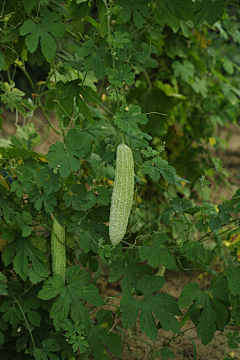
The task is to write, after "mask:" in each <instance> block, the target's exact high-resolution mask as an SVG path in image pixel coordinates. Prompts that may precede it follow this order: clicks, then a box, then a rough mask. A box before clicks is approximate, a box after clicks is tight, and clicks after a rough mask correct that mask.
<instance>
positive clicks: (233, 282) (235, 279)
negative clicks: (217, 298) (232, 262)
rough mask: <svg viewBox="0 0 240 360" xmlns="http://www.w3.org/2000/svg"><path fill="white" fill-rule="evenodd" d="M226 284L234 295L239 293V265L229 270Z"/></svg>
mask: <svg viewBox="0 0 240 360" xmlns="http://www.w3.org/2000/svg"><path fill="white" fill-rule="evenodd" d="M228 286H229V289H230V291H231V292H232V294H233V295H234V296H235V295H238V294H239V293H240V266H238V267H236V268H235V269H232V270H231V272H230V275H229V280H228Z"/></svg>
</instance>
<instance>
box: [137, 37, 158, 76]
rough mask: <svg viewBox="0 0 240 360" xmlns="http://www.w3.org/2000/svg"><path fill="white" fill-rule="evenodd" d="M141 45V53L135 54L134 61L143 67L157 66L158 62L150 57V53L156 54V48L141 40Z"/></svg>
mask: <svg viewBox="0 0 240 360" xmlns="http://www.w3.org/2000/svg"><path fill="white" fill-rule="evenodd" d="M141 47H142V49H143V52H142V54H138V55H136V61H137V62H138V63H139V64H140V65H141V66H142V67H143V68H147V67H151V68H153V69H154V68H157V67H158V62H157V60H155V59H153V58H152V57H151V55H152V54H157V53H158V50H157V49H156V48H155V46H153V45H152V44H151V45H148V44H147V43H145V42H143V43H141Z"/></svg>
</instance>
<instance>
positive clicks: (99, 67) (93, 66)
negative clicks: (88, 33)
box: [78, 40, 110, 80]
mask: <svg viewBox="0 0 240 360" xmlns="http://www.w3.org/2000/svg"><path fill="white" fill-rule="evenodd" d="M105 47H106V42H105V41H101V42H99V44H98V47H96V45H95V42H94V40H87V41H85V42H84V43H83V45H82V47H81V48H80V49H79V51H78V55H79V56H80V57H84V68H85V71H90V70H93V72H94V75H95V76H96V77H97V79H99V80H100V79H102V78H103V77H104V75H105V70H106V65H105V63H106V62H107V63H109V60H110V59H109V56H108V53H107V52H106V50H105Z"/></svg>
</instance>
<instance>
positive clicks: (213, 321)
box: [179, 278, 229, 345]
mask: <svg viewBox="0 0 240 360" xmlns="http://www.w3.org/2000/svg"><path fill="white" fill-rule="evenodd" d="M228 298H229V291H228V288H227V280H226V279H225V278H215V279H213V280H212V282H211V286H210V287H209V289H207V291H201V290H199V286H198V284H197V283H190V284H188V285H186V286H185V288H184V289H183V291H182V293H181V294H180V297H179V307H180V308H184V307H186V306H188V305H190V304H191V303H192V302H193V301H194V304H193V305H192V306H191V307H190V309H189V315H190V317H191V318H192V315H193V314H194V316H193V321H194V324H196V326H197V333H198V336H199V337H200V338H201V342H202V344H203V345H206V344H208V343H209V342H210V341H211V340H212V339H213V336H214V333H215V331H216V329H217V326H219V329H223V328H224V327H225V326H226V325H227V323H228V309H227V307H226V305H225V304H224V303H222V301H221V300H223V301H228ZM199 306H200V307H202V308H203V309H202V311H199ZM193 307H194V309H195V310H194V311H193ZM191 314H192V315H191Z"/></svg>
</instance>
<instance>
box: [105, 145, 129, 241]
mask: <svg viewBox="0 0 240 360" xmlns="http://www.w3.org/2000/svg"><path fill="white" fill-rule="evenodd" d="M133 193H134V162H133V155H132V150H131V149H130V148H129V147H128V146H127V145H125V144H121V145H118V147H117V157H116V169H115V181H114V186H113V193H112V199H111V209H110V218H109V237H110V240H111V243H112V244H113V246H116V245H117V244H119V243H120V241H121V240H122V239H123V237H124V235H125V233H126V229H127V225H128V219H129V215H130V211H131V208H132V203H133Z"/></svg>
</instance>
